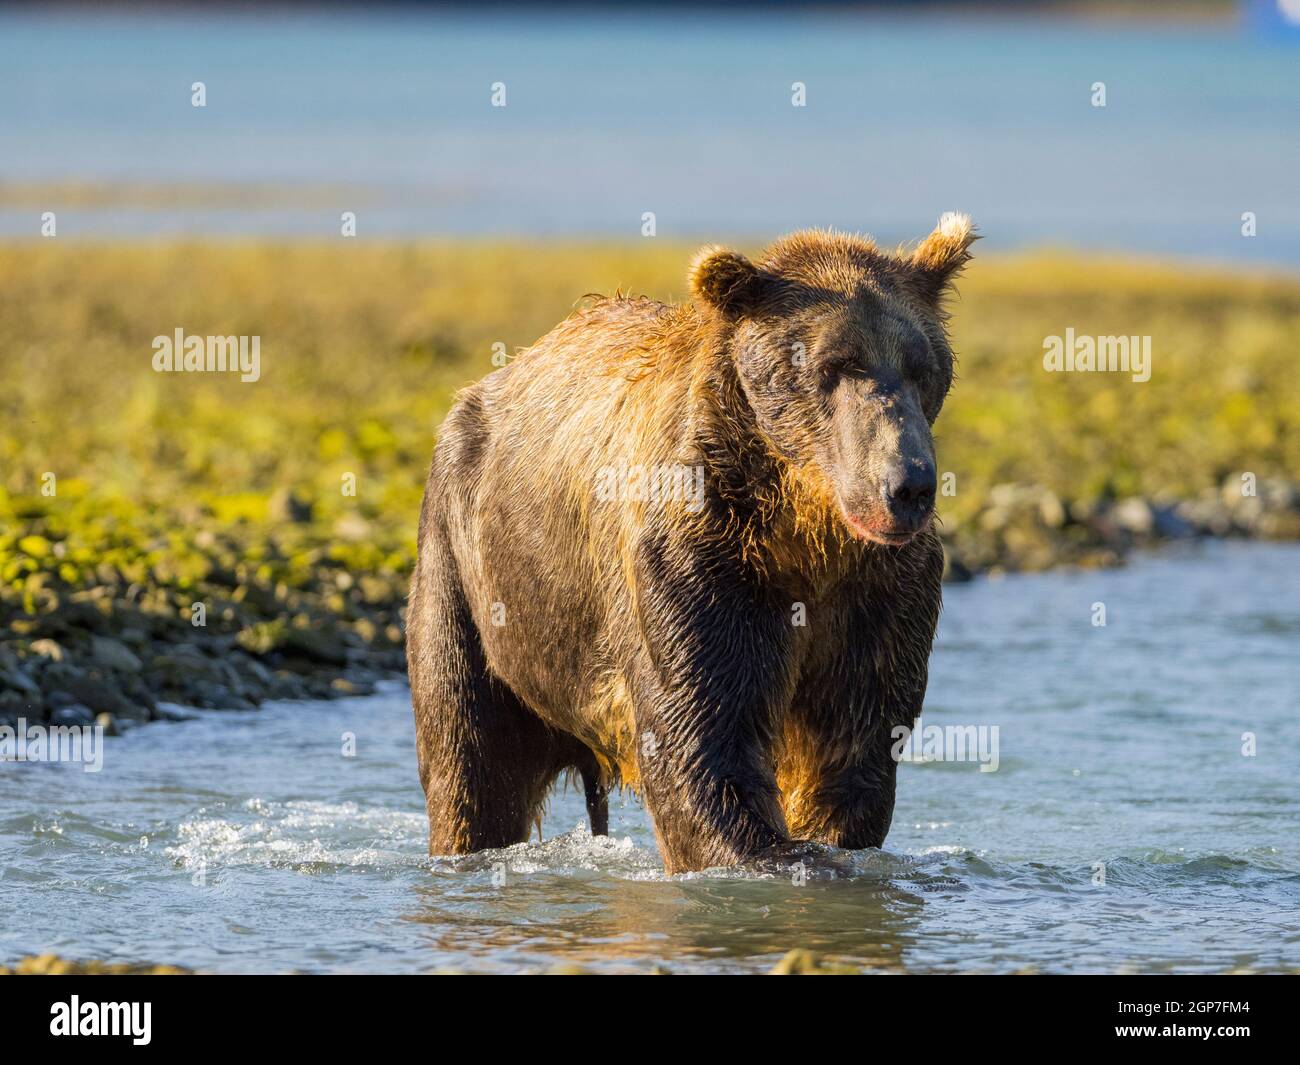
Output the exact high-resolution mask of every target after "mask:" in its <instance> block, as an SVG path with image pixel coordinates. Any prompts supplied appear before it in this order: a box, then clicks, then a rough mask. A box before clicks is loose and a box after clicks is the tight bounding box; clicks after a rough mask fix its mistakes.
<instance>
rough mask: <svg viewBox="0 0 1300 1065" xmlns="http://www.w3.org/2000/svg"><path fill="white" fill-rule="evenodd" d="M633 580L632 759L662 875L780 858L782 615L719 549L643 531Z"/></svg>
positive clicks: (785, 657)
mask: <svg viewBox="0 0 1300 1065" xmlns="http://www.w3.org/2000/svg"><path fill="white" fill-rule="evenodd" d="M636 578H637V585H636V614H637V621H638V627H639V629H640V642H641V646H640V649H639V653H638V655H637V658H636V660H635V662H634V663H633V664H632V668H631V669H630V670H629V680H630V681H631V689H632V698H633V705H634V713H635V719H636V729H637V737H636V739H637V763H638V769H639V772H640V776H641V783H642V795H643V797H644V799H645V802H646V805H647V807H648V808H649V810H650V813H651V816H652V817H653V818H654V825H655V834H656V836H657V838H658V841H659V849H660V851H661V853H662V855H663V859H664V865H665V866H666V868H667V871H668V872H669V873H680V872H685V871H690V870H696V869H704V868H708V867H710V866H718V865H735V864H738V863H740V862H743V861H746V860H747V859H751V858H756V857H760V856H763V855H765V854H774V853H777V852H779V851H780V850H781V849H782V847H783V846H784V845H785V844H787V843H788V834H787V832H786V826H785V819H784V817H783V816H782V813H781V804H780V795H779V793H778V791H777V786H776V777H775V772H774V764H773V749H774V745H775V738H776V737H775V731H776V729H775V721H776V719H777V708H778V707H779V706H781V705H782V704H783V703H784V702H785V701H788V699H789V696H790V692H791V690H792V687H793V681H792V678H791V675H790V672H791V670H790V627H789V625H788V624H785V616H784V614H783V613H782V611H781V609H780V608H779V607H778V606H777V605H776V604H775V603H772V602H770V601H768V600H767V598H766V596H765V595H764V592H763V589H762V588H761V586H760V585H759V584H758V583H757V582H756V581H755V580H754V579H753V577H752V575H751V574H750V573H748V572H746V567H745V566H744V565H743V564H742V563H741V561H740V560H739V559H737V558H735V557H733V556H731V555H730V554H729V553H728V551H727V549H725V548H723V547H721V546H712V547H709V546H702V545H698V544H686V543H682V542H676V543H675V542H674V541H673V539H672V538H671V536H669V535H659V536H655V537H650V536H647V537H646V538H645V539H643V540H642V542H641V544H640V547H639V549H638V555H637V567H636Z"/></svg>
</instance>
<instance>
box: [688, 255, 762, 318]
mask: <svg viewBox="0 0 1300 1065" xmlns="http://www.w3.org/2000/svg"><path fill="white" fill-rule="evenodd" d="M688 276H689V280H690V285H691V295H693V296H694V297H695V298H696V299H697V300H699V301H700V302H701V303H705V304H708V305H709V306H710V307H713V308H715V309H716V310H719V311H722V312H723V313H724V314H729V315H740V314H744V313H745V312H746V311H747V310H751V309H753V308H754V307H756V306H757V305H758V303H759V301H760V300H761V299H762V298H763V287H764V286H763V275H762V274H761V273H760V272H759V269H758V267H757V266H755V265H754V264H753V263H751V262H750V261H749V260H748V259H746V258H745V257H744V256H743V255H741V254H740V253H739V252H734V251H728V250H727V249H726V248H719V247H718V246H717V245H709V246H708V247H706V248H701V249H700V250H699V251H698V252H696V254H695V258H694V259H692V260H691V269H690V273H689V275H688Z"/></svg>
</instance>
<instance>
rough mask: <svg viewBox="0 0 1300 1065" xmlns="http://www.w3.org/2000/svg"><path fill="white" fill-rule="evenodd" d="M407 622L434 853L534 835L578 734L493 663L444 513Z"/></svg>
mask: <svg viewBox="0 0 1300 1065" xmlns="http://www.w3.org/2000/svg"><path fill="white" fill-rule="evenodd" d="M406 628H407V637H406V646H407V650H406V654H407V667H408V671H409V674H410V682H411V699H412V703H413V705H414V710H415V734H416V750H417V754H418V758H419V767H420V783H421V785H422V786H423V788H424V795H425V802H426V805H427V807H428V812H429V853H430V854H466V853H469V852H471V851H477V850H483V849H484V848H488V847H504V846H509V845H510V844H514V843H522V842H524V841H526V840H527V839H528V837H529V834H530V832H531V829H532V826H533V825H534V824H535V823H536V822H537V819H538V817H539V816H540V814H541V811H542V806H543V803H544V802H545V799H546V794H547V791H548V790H549V788H550V785H551V783H552V782H553V781H554V779H555V777H556V775H557V774H558V773H559V772H560V770H562V769H564V768H566V767H567V766H570V765H573V762H574V760H573V758H572V752H573V745H574V744H575V743H576V741H574V740H573V739H572V737H569V736H566V735H563V734H561V733H558V732H556V731H555V730H553V729H552V728H550V727H549V726H548V725H546V724H545V723H544V722H543V721H542V720H541V719H540V718H538V717H537V716H536V715H535V714H534V713H533V712H532V711H531V710H530V709H529V708H528V707H527V706H525V705H524V704H523V703H522V702H521V701H520V700H519V699H518V698H517V697H516V696H515V694H514V693H513V692H512V691H511V690H510V689H509V688H508V687H507V686H506V685H505V684H503V683H502V682H501V681H500V680H498V679H497V678H496V677H495V676H493V675H492V674H491V672H490V671H489V670H488V667H487V662H486V659H485V657H484V654H483V645H482V642H481V640H480V637H479V633H478V629H477V627H476V625H475V623H474V619H473V616H472V614H471V611H470V609H469V604H468V602H467V601H466V598H465V594H464V589H463V586H462V583H461V581H460V579H459V576H458V573H457V570H456V566H455V561H454V559H453V557H452V553H451V551H450V549H449V547H448V543H447V539H446V536H445V532H444V530H443V529H441V528H439V527H438V522H437V521H432V522H430V524H429V527H428V528H427V529H426V530H425V535H424V537H423V541H422V543H421V544H420V557H419V562H418V563H417V565H416V571H415V577H414V580H413V582H412V586H411V600H410V608H409V610H408V614H407V626H406Z"/></svg>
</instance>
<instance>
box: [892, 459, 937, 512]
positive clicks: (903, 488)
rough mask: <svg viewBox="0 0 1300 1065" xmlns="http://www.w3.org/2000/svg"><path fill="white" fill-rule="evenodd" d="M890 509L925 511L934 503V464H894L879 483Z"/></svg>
mask: <svg viewBox="0 0 1300 1065" xmlns="http://www.w3.org/2000/svg"><path fill="white" fill-rule="evenodd" d="M880 494H881V495H882V496H883V497H884V500H885V502H886V503H887V504H889V508H890V509H891V510H895V509H897V510H901V511H926V510H929V509H930V507H932V506H933V505H934V466H933V465H931V464H930V463H928V462H926V463H924V464H916V463H912V464H909V465H907V466H895V467H894V468H893V469H892V470H890V471H889V472H888V473H887V474H886V475H885V478H884V479H883V481H882V482H881V485H880Z"/></svg>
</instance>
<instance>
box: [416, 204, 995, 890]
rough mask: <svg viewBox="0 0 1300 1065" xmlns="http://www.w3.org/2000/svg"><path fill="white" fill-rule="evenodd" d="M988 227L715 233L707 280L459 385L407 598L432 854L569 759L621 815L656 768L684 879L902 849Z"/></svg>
mask: <svg viewBox="0 0 1300 1065" xmlns="http://www.w3.org/2000/svg"><path fill="white" fill-rule="evenodd" d="M975 239H976V238H975V234H974V231H973V229H972V226H971V223H970V220H969V219H968V218H966V217H965V216H962V215H955V214H948V215H944V216H943V218H941V219H940V221H939V226H938V228H937V229H936V230H935V231H934V232H933V233H931V234H930V236H928V237H927V238H926V239H925V240H924V241H923V242H922V243H921V244H920V245H919V246H918V247H917V248H916V249H915V250H914V251H912V252H911V253H910V254H908V253H904V252H899V253H889V252H886V251H882V250H881V249H879V248H878V247H877V246H876V245H875V244H874V243H873V242H871V241H870V240H867V239H863V238H860V237H856V236H847V235H843V234H839V233H833V232H803V233H797V234H794V235H793V236H789V237H786V238H784V239H782V240H780V241H778V242H777V243H775V244H773V245H772V246H771V247H770V248H768V249H767V251H766V252H765V253H764V254H763V256H762V257H761V258H760V259H759V260H758V261H756V262H751V261H750V260H748V259H746V258H745V257H743V256H741V255H739V254H737V253H735V252H731V251H726V250H722V249H719V248H705V249H704V250H703V251H701V252H700V253H699V254H698V255H697V256H696V258H695V260H694V262H693V264H692V266H691V269H690V289H691V295H692V299H691V301H690V302H688V303H685V304H681V305H677V306H666V305H664V304H662V303H658V302H655V301H652V300H649V299H633V298H626V297H615V298H610V299H601V300H599V301H597V302H595V303H594V304H592V305H590V306H586V307H584V308H583V309H581V310H579V311H576V312H575V313H574V314H572V315H570V316H569V317H568V318H567V319H566V320H565V321H563V322H561V323H560V324H559V325H558V326H556V327H555V329H553V330H552V331H551V332H550V333H548V334H547V335H546V336H544V337H543V338H542V339H541V340H539V341H538V342H537V343H536V344H534V345H533V346H532V347H531V348H529V349H528V350H527V351H525V352H523V353H521V354H520V355H519V357H518V358H516V359H514V360H513V361H512V362H511V363H510V364H509V365H508V366H506V367H504V368H503V369H500V370H498V371H496V372H495V373H493V374H490V375H489V376H488V377H486V378H484V379H483V380H481V381H479V382H478V383H477V384H476V385H474V386H472V387H470V388H467V389H465V390H464V391H463V392H461V393H460V395H459V397H458V398H457V401H456V403H455V406H454V407H453V408H452V410H451V412H450V413H449V414H448V416H447V419H446V421H445V422H444V423H443V426H442V430H441V434H440V438H439V441H438V445H437V448H436V450H435V452H434V457H433V465H432V469H431V471H430V474H429V480H428V485H427V487H426V490H425V496H424V506H423V510H422V512H421V515H420V530H419V562H418V564H417V566H416V571H415V576H414V580H413V584H412V589H411V600H410V609H409V614H408V621H407V629H408V636H407V656H408V662H409V668H410V680H411V693H412V697H413V700H414V706H415V721H416V739H417V746H418V752H419V765H420V780H421V783H422V784H423V786H424V793H425V797H426V800H427V804H428V813H429V849H430V852H431V853H434V854H452V853H464V852H468V851H475V850H479V849H482V848H486V847H500V846H505V845H508V844H512V843H519V842H522V841H524V840H526V839H527V838H528V836H529V834H530V831H531V828H532V825H533V824H534V823H535V821H536V820H537V819H538V818H539V816H540V813H541V809H542V805H543V803H544V801H545V798H546V795H547V792H548V789H549V788H550V786H551V785H552V783H553V782H554V780H555V779H556V777H557V776H558V775H559V774H560V773H563V772H570V773H576V774H578V775H579V776H580V777H581V779H582V781H583V783H584V786H585V789H586V798H587V809H588V812H589V815H590V818H591V826H592V831H593V832H596V833H603V832H605V831H606V830H607V822H608V813H607V799H606V795H607V791H608V789H609V788H610V787H612V786H624V785H626V786H630V787H632V788H634V789H636V790H637V791H639V793H640V794H641V796H642V798H643V800H644V802H645V804H646V806H647V807H648V809H649V811H650V813H651V815H652V817H653V819H654V826H655V834H656V837H657V839H658V841H659V848H660V851H661V852H662V855H663V859H664V864H665V866H666V868H667V870H668V872H670V873H676V872H682V871H685V870H695V869H702V868H705V867H710V866H720V865H733V864H737V863H740V862H744V861H747V860H755V859H757V860H763V859H766V858H769V857H770V858H775V859H777V860H779V859H780V858H781V857H783V856H788V855H790V854H792V853H795V852H796V851H797V850H799V848H800V847H801V846H804V845H803V844H802V841H816V842H820V843H824V844H829V845H833V846H836V847H848V848H862V847H878V846H880V845H881V844H882V843H883V841H884V839H885V834H886V832H887V831H888V829H889V824H890V820H891V817H892V814H893V806H894V781H895V772H896V769H897V765H896V762H895V760H894V758H893V757H891V745H892V743H893V738H892V737H891V730H892V729H894V728H895V727H896V726H900V725H906V726H909V727H910V726H911V725H912V724H913V722H914V721H915V719H916V717H917V715H918V714H919V713H920V711H921V703H922V699H923V697H924V694H925V685H926V673H927V663H928V658H929V654H930V646H931V642H932V640H933V638H934V631H935V624H936V622H937V619H938V616H939V599H940V591H939V582H940V576H941V574H942V571H943V549H942V546H941V545H940V542H939V538H938V536H937V534H936V533H935V531H934V527H933V521H934V519H933V507H934V497H935V459H934V444H933V440H932V437H931V432H930V427H931V425H932V424H933V423H934V420H935V418H936V417H937V416H938V414H939V409H940V408H941V407H942V406H943V402H944V397H945V396H946V394H947V392H948V389H949V386H950V385H951V383H952V376H953V354H952V349H951V348H950V346H949V343H948V339H947V336H946V333H945V326H944V323H945V314H944V310H943V305H944V298H945V296H946V294H947V293H948V291H949V288H950V285H951V283H952V281H953V279H954V276H955V275H956V274H957V272H958V271H959V270H960V269H961V267H962V266H963V265H964V264H965V263H966V262H967V260H968V259H969V258H970V252H969V249H970V246H971V243H972V241H973V240H975ZM804 849H805V850H806V847H804Z"/></svg>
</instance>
